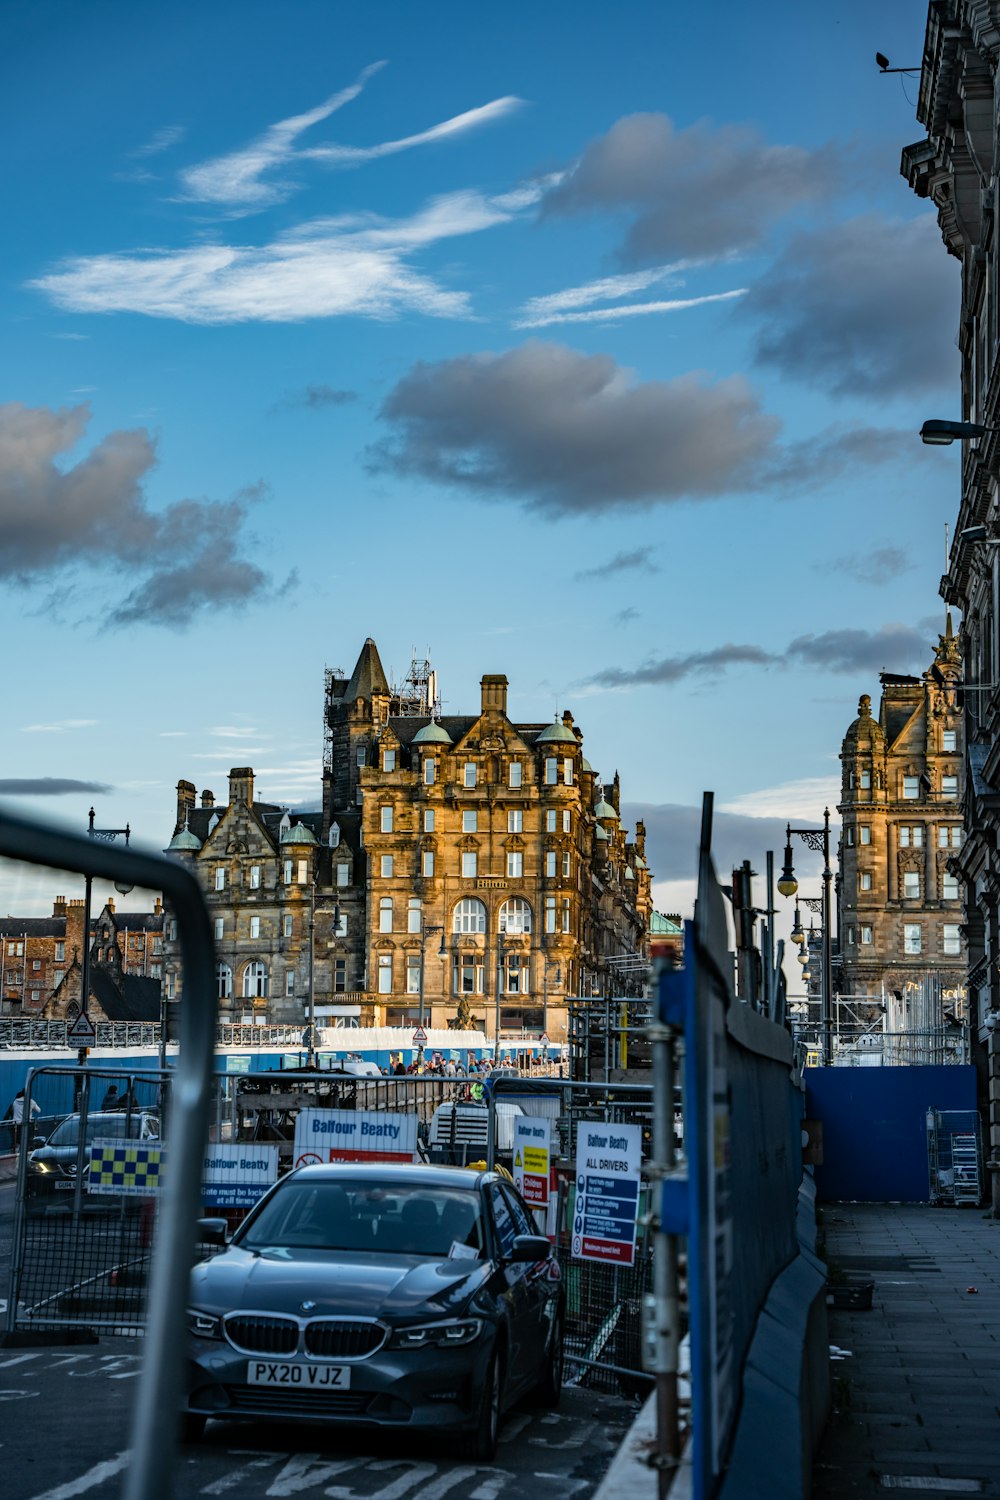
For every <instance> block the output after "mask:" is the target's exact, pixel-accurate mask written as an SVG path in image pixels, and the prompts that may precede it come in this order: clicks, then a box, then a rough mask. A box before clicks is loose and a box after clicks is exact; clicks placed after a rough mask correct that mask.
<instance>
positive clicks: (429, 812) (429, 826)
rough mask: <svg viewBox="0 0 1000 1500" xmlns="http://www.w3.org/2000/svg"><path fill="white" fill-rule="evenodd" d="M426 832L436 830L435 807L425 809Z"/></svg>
mask: <svg viewBox="0 0 1000 1500" xmlns="http://www.w3.org/2000/svg"><path fill="white" fill-rule="evenodd" d="M424 832H425V833H433V832H434V809H433V807H427V808H425V809H424Z"/></svg>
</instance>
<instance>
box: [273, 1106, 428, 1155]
mask: <svg viewBox="0 0 1000 1500" xmlns="http://www.w3.org/2000/svg"><path fill="white" fill-rule="evenodd" d="M293 1156H294V1160H295V1165H296V1166H297V1167H305V1166H309V1165H310V1164H312V1163H314V1162H323V1161H417V1160H418V1157H417V1117H416V1115H415V1114H412V1115H410V1114H390V1113H388V1111H385V1110H375V1109H303V1110H300V1111H299V1115H298V1118H297V1119H296V1121H295V1145H294V1149H293Z"/></svg>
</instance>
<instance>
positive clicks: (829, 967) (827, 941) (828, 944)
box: [822, 807, 833, 1068]
mask: <svg viewBox="0 0 1000 1500" xmlns="http://www.w3.org/2000/svg"><path fill="white" fill-rule="evenodd" d="M832 885H833V870H832V869H831V868H830V809H829V808H828V807H827V808H824V810H823V1022H822V1024H823V1066H824V1067H826V1068H828V1067H829V1066H830V1064H831V1063H832V1061H833V1048H832V1043H831V1038H830V1011H831V1002H832V990H833V939H832V934H831V930H830V929H831V918H832V911H831V901H830V894H831V889H832Z"/></svg>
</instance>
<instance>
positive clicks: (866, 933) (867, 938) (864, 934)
mask: <svg viewBox="0 0 1000 1500" xmlns="http://www.w3.org/2000/svg"><path fill="white" fill-rule="evenodd" d="M871 940H872V930H871V928H870V927H862V929H861V941H862V942H863V943H870V942H871Z"/></svg>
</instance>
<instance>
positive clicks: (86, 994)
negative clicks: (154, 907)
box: [77, 808, 166, 1068]
mask: <svg viewBox="0 0 1000 1500" xmlns="http://www.w3.org/2000/svg"><path fill="white" fill-rule="evenodd" d="M131 831H132V830H131V829H130V828H129V826H128V824H127V823H126V824H125V827H124V828H95V827H94V809H93V808H91V809H90V821H89V826H88V828H87V836H88V837H89V838H92V839H100V840H101V842H102V843H104V844H113V843H114V841H115V839H117V838H120V837H121V838H124V840H125V843H126V845H127V844H128V841H129V836H130V834H131ZM131 889H132V887H131V885H129V884H127V883H126V882H125V881H119V880H116V881H115V890H116V891H117V892H118V894H119V895H120V896H127V895H128V893H129V891H131ZM92 895H93V881H92V879H91V877H90V876H89V875H86V876H85V877H84V899H83V963H82V965H81V973H80V990H81V994H80V1014H81V1015H84V1016H86V1015H88V1014H89V1010H90V903H91V897H92ZM160 993H161V996H162V995H163V994H164V990H163V982H162V980H161V982H160ZM165 1038H166V1014H165V1011H164V1008H163V1001H162V999H161V1003H160V1066H161V1067H162V1066H163V1063H164V1046H165ZM86 1061H87V1048H86V1047H81V1048H80V1050H79V1053H78V1054H77V1062H78V1064H79V1066H80V1067H81V1068H82V1067H83V1066H84V1064H85V1063H86Z"/></svg>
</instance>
